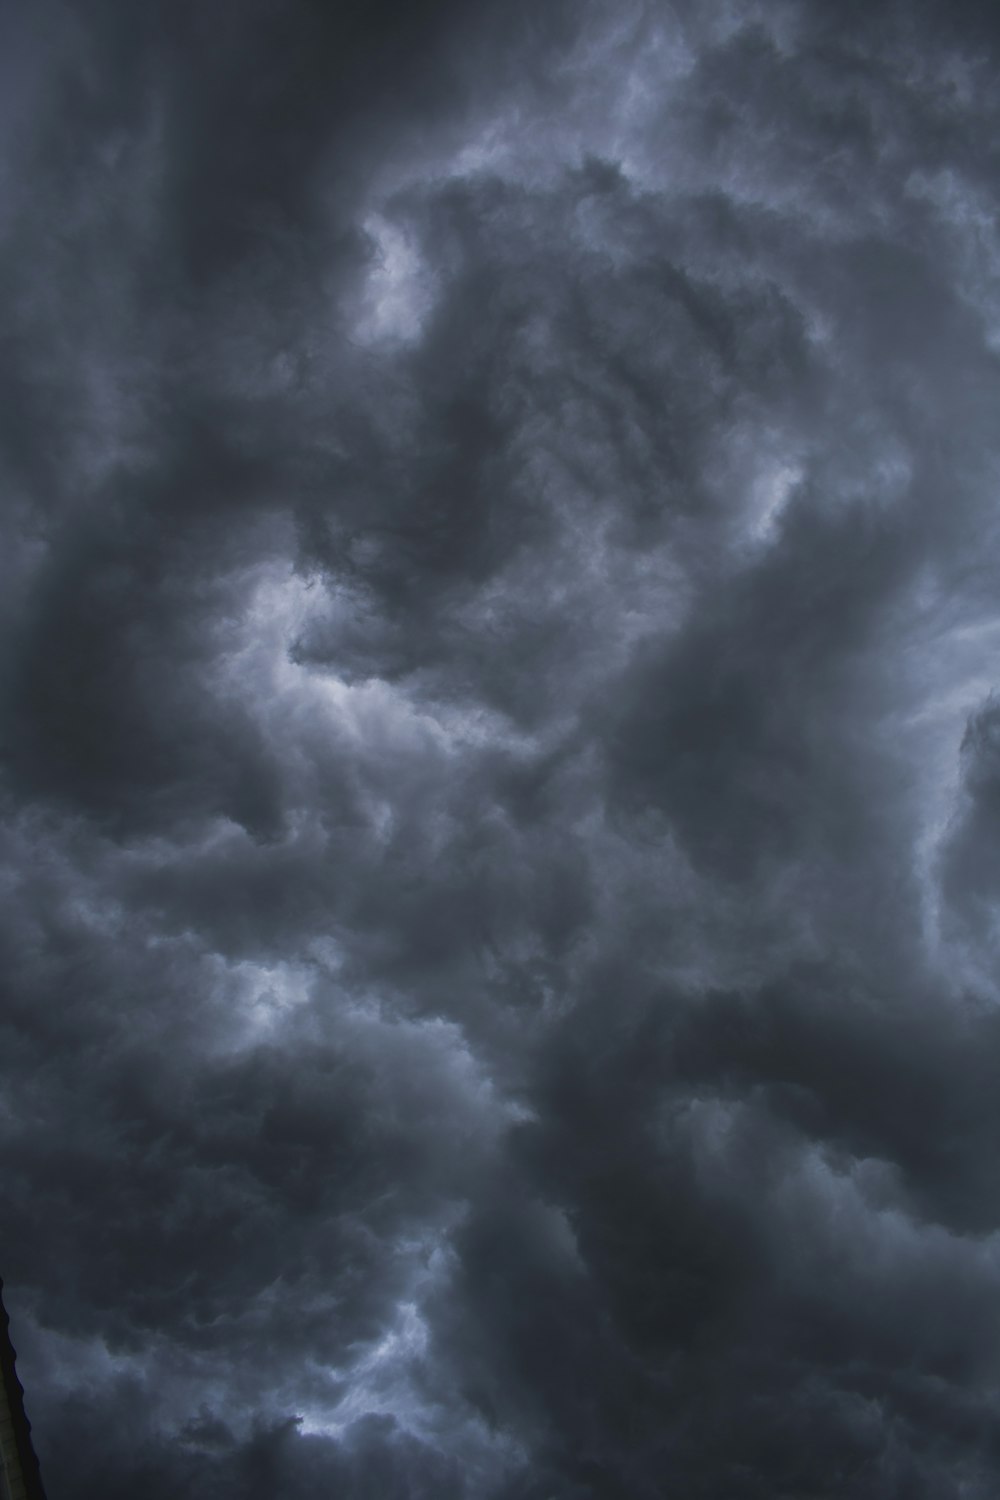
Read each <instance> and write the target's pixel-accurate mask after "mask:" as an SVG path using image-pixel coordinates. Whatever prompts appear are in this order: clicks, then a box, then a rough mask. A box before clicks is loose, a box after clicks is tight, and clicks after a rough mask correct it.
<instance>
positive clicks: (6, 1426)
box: [0, 1281, 45, 1500]
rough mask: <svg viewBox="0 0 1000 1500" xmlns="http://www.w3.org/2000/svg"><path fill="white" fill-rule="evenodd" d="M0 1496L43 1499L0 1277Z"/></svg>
mask: <svg viewBox="0 0 1000 1500" xmlns="http://www.w3.org/2000/svg"><path fill="white" fill-rule="evenodd" d="M0 1500H45V1491H44V1490H43V1489H42V1476H41V1474H40V1473H39V1470H38V1459H37V1458H36V1457H35V1450H34V1448H33V1447H32V1445H31V1423H30V1422H29V1421H28V1419H27V1417H26V1416H25V1414H24V1391H23V1390H22V1389H21V1382H20V1381H19V1380H18V1378H17V1371H16V1369H15V1368H14V1345H13V1344H12V1343H11V1341H10V1325H9V1320H8V1318H7V1311H6V1309H5V1307H4V1305H3V1282H2V1281H0Z"/></svg>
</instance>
